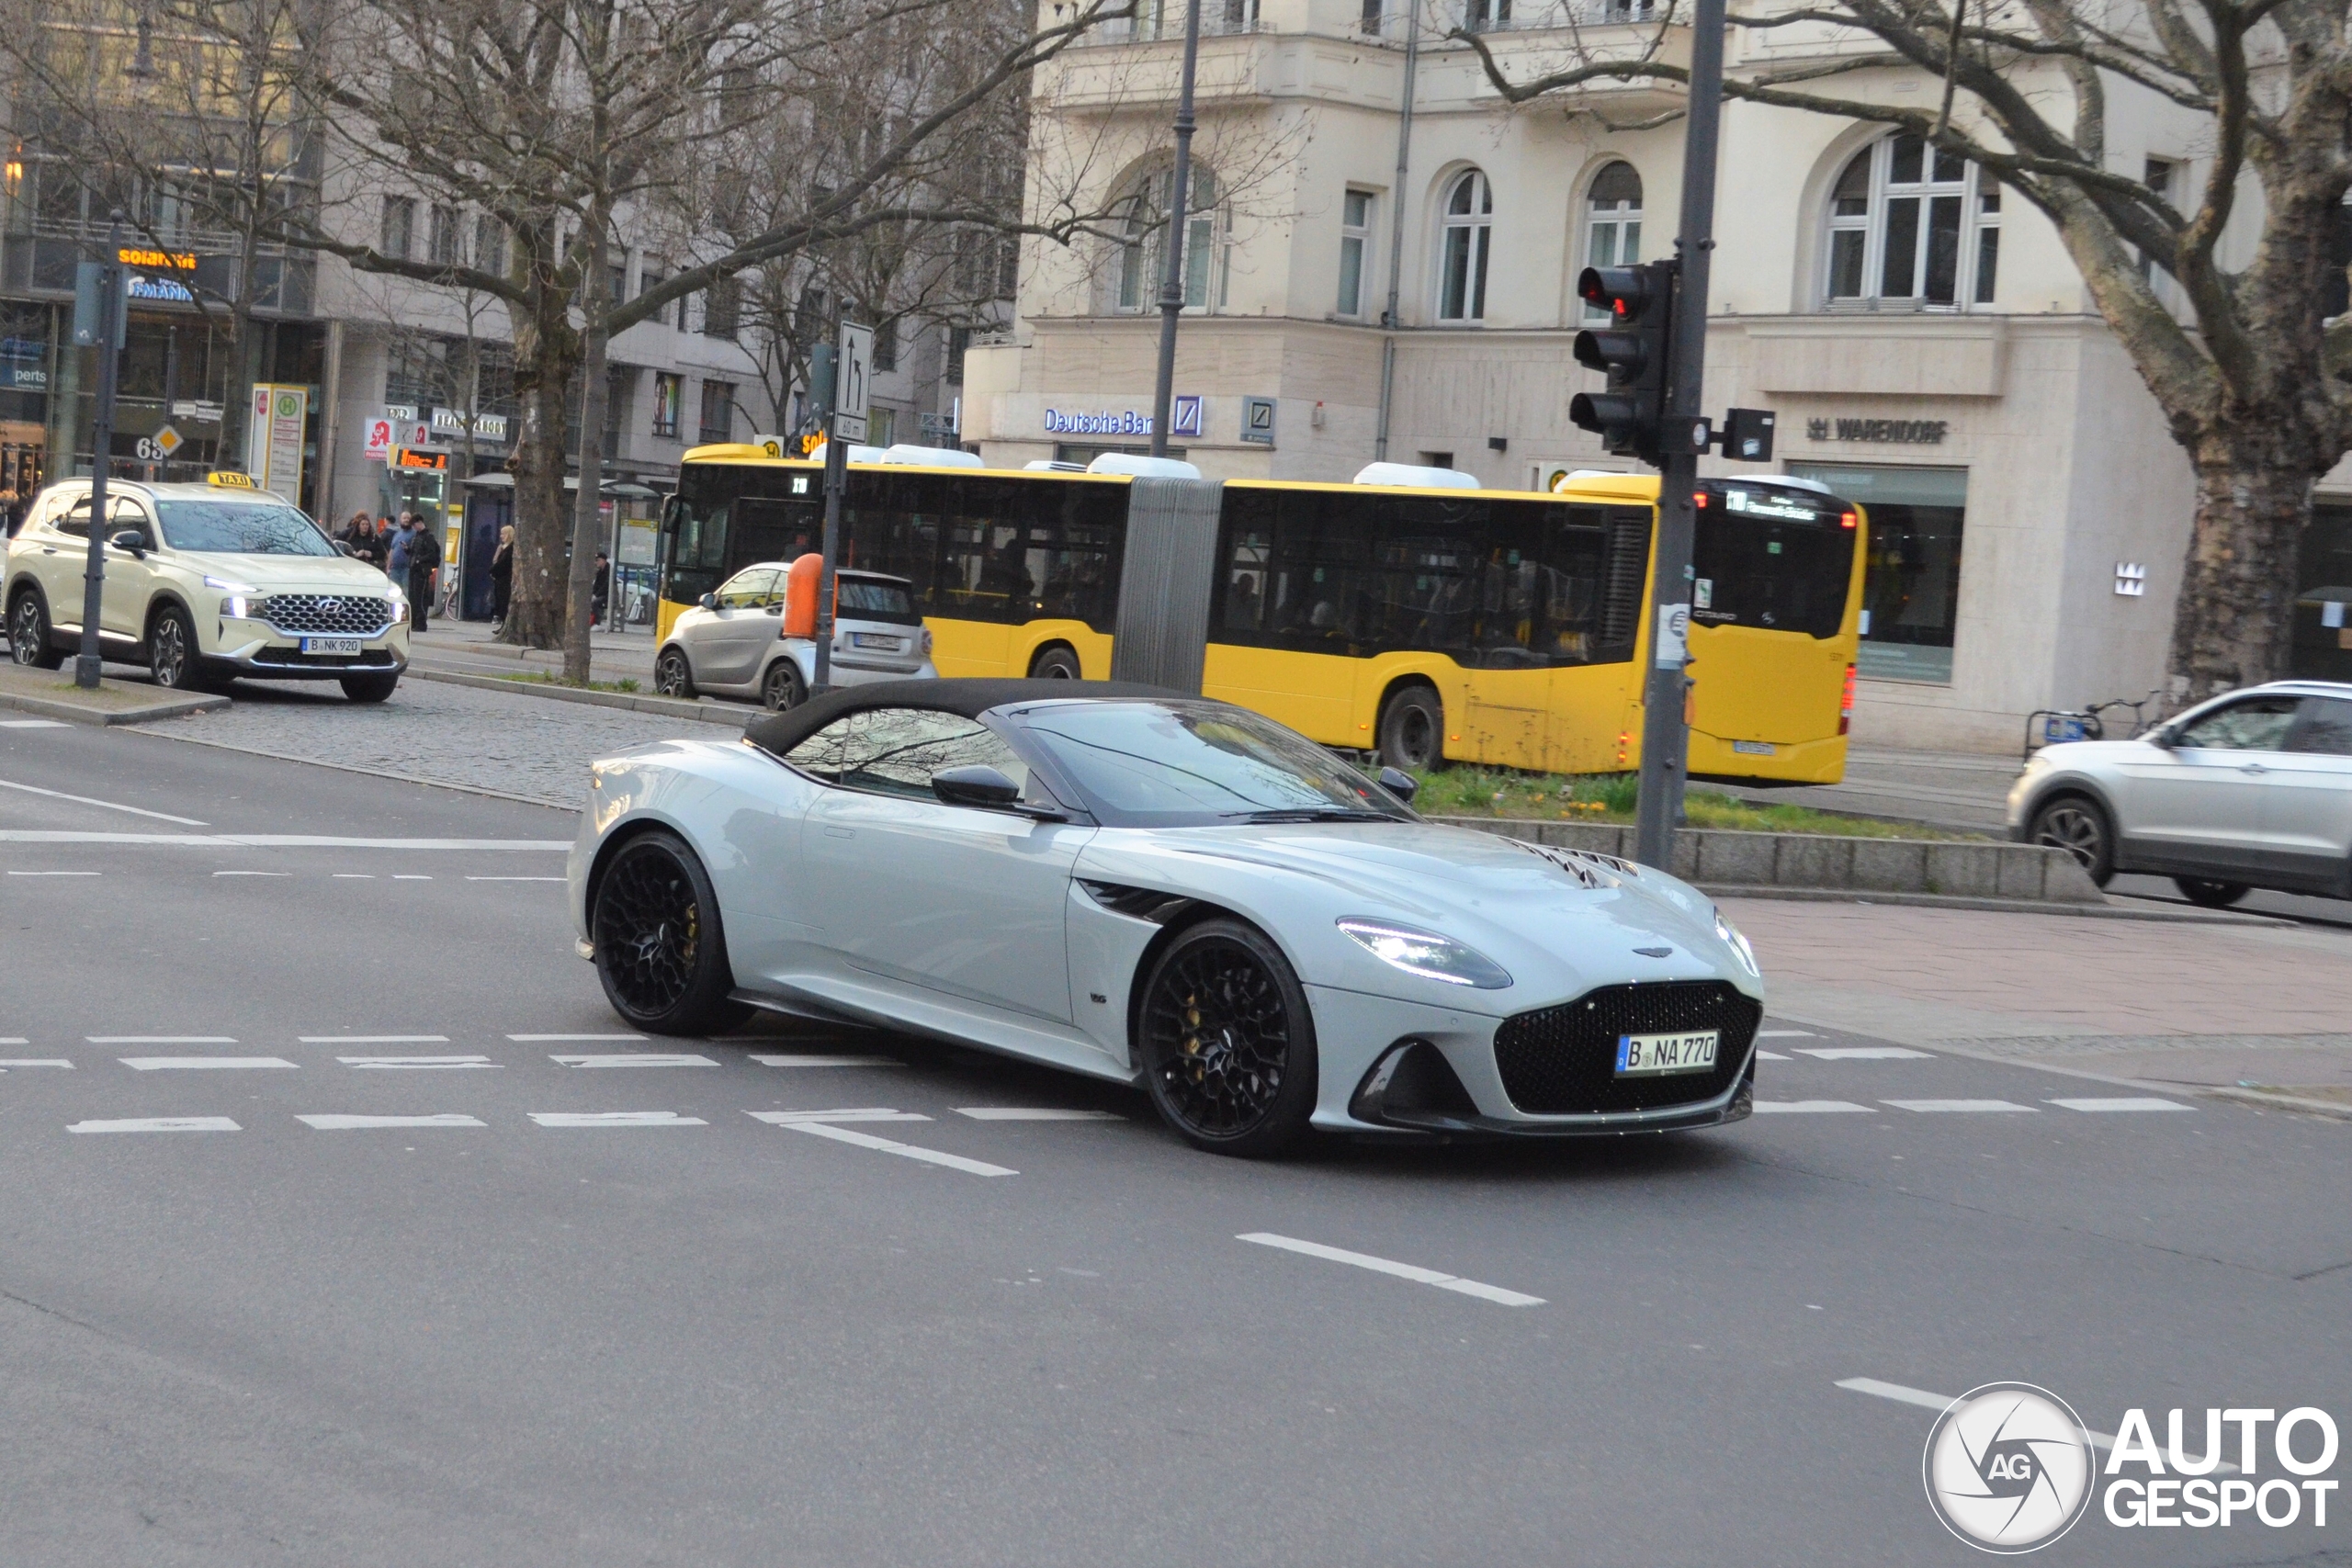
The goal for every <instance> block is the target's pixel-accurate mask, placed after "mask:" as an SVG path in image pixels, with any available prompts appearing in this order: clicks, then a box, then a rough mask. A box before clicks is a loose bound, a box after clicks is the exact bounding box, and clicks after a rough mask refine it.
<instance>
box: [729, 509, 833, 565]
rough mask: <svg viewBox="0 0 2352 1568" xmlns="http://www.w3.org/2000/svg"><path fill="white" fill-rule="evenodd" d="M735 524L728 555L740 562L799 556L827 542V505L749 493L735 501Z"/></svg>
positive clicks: (791, 558) (795, 558)
mask: <svg viewBox="0 0 2352 1568" xmlns="http://www.w3.org/2000/svg"><path fill="white" fill-rule="evenodd" d="M732 526H733V528H734V530H735V539H734V548H733V550H732V551H731V552H730V553H729V559H731V560H734V561H737V562H743V561H758V560H781V561H789V560H797V559H798V558H800V557H802V556H805V555H807V554H808V553H809V551H810V550H814V549H820V548H822V547H823V546H824V538H825V513H824V508H823V507H822V506H821V505H820V504H819V503H818V502H809V501H779V500H776V499H775V498H774V497H771V496H751V495H747V496H745V497H744V498H743V499H742V500H741V501H739V502H736V503H735V507H734V514H733V524H732ZM844 564H846V563H844Z"/></svg>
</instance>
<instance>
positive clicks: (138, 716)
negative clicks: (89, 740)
mask: <svg viewBox="0 0 2352 1568" xmlns="http://www.w3.org/2000/svg"><path fill="white" fill-rule="evenodd" d="M228 705H229V699H228V698H227V697H221V696H201V697H165V698H164V699H163V700H162V701H160V702H153V703H142V704H141V705H139V706H137V707H129V708H93V707H89V706H86V705H84V704H81V703H76V702H72V701H69V700H67V699H65V698H62V697H36V696H33V695H31V694H28V693H24V692H9V691H0V708H13V709H15V710H16V711H17V712H18V713H28V714H33V715H36V716H40V717H41V718H62V719H64V720H67V721H68V722H70V723H74V724H96V725H118V724H145V723H148V722H149V721H150V720H153V719H158V718H185V717H187V716H188V715H190V714H198V713H212V712H214V711H216V710H218V709H220V708H225V707H227V706H228Z"/></svg>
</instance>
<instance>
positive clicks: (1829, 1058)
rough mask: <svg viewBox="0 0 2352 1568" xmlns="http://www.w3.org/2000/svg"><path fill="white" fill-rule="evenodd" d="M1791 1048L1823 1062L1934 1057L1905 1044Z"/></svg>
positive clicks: (1910, 1059) (1890, 1060) (1909, 1060)
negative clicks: (1818, 1058)
mask: <svg viewBox="0 0 2352 1568" xmlns="http://www.w3.org/2000/svg"><path fill="white" fill-rule="evenodd" d="M1792 1049H1793V1050H1795V1051H1796V1052H1797V1053H1798V1054H1799V1055H1806V1056H1818V1057H1820V1058H1821V1059H1822V1060H1823V1061H1825V1062H1928V1061H1933V1060H1934V1059H1935V1058H1934V1057H1932V1056H1930V1055H1928V1053H1927V1052H1925V1051H1914V1050H1912V1049H1911V1048H1910V1047H1909V1046H1907V1045H1798V1046H1793V1047H1792Z"/></svg>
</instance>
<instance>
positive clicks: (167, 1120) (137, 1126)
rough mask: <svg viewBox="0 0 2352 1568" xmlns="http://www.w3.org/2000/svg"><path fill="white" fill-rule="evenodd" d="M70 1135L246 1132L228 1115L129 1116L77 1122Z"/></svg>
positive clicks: (69, 1129) (70, 1130) (70, 1128)
mask: <svg viewBox="0 0 2352 1568" xmlns="http://www.w3.org/2000/svg"><path fill="white" fill-rule="evenodd" d="M65 1130H66V1131H67V1132H69V1133H242V1132H243V1131H244V1129H243V1127H240V1126H238V1125H237V1124H236V1123H235V1122H232V1121H230V1120H229V1118H227V1117H226V1116H126V1117H120V1118H118V1119H116V1120H113V1121H107V1122H74V1124H73V1125H72V1126H70V1127H68V1128H66V1129H65Z"/></svg>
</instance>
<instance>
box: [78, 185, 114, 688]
mask: <svg viewBox="0 0 2352 1568" xmlns="http://www.w3.org/2000/svg"><path fill="white" fill-rule="evenodd" d="M122 307H123V299H122V214H121V213H119V212H118V213H116V214H114V221H113V223H112V224H110V225H109V226H108V227H107V254H106V259H105V260H104V261H103V262H101V263H100V264H99V265H98V406H97V419H96V426H97V427H96V430H94V431H93V432H92V433H91V435H90V552H89V555H88V557H87V564H86V565H85V566H84V568H83V569H82V649H81V651H80V652H79V653H77V654H75V655H74V684H75V685H76V686H78V687H80V688H81V689H82V690H84V691H85V692H94V691H96V690H97V687H98V666H99V664H100V662H101V660H99V658H98V623H99V620H100V617H101V616H102V615H103V614H104V612H105V608H106V580H107V459H108V458H109V457H112V456H113V446H114V393H115V359H116V356H117V355H119V353H120V352H121V350H120V346H119V345H120V341H121V334H120V332H119V320H118V318H119V314H120V312H121V310H122Z"/></svg>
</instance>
